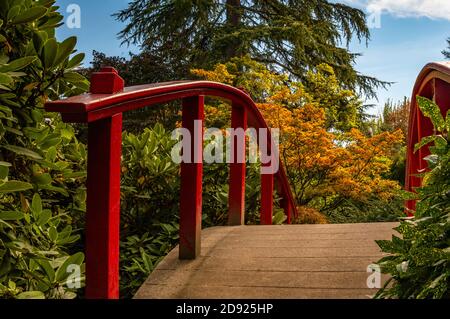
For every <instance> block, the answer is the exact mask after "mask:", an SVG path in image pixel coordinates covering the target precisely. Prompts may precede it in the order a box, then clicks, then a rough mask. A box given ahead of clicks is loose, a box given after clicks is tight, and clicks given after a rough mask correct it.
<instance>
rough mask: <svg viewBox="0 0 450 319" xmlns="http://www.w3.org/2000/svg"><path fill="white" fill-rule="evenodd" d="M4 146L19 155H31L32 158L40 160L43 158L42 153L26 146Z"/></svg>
mask: <svg viewBox="0 0 450 319" xmlns="http://www.w3.org/2000/svg"><path fill="white" fill-rule="evenodd" d="M3 148H5V149H7V150H9V151H11V152H14V153H16V154H17V155H23V156H26V157H29V158H31V159H35V160H40V159H42V157H41V155H39V154H38V153H36V152H34V151H32V150H30V149H28V148H24V147H20V146H15V145H3Z"/></svg>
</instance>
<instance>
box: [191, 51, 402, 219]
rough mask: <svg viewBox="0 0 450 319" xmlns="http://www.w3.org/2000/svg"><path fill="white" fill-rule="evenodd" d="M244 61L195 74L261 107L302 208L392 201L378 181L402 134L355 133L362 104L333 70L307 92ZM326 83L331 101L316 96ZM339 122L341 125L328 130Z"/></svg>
mask: <svg viewBox="0 0 450 319" xmlns="http://www.w3.org/2000/svg"><path fill="white" fill-rule="evenodd" d="M245 59H246V58H244V61H242V60H234V61H232V62H230V63H227V64H219V65H217V66H216V67H215V69H214V70H212V71H207V70H193V73H194V74H196V75H197V76H200V77H202V78H205V79H207V80H212V81H220V82H223V83H227V84H231V85H236V86H241V87H243V88H244V89H246V90H247V91H248V92H249V93H250V94H251V95H252V97H253V98H254V100H255V101H257V102H258V103H257V106H258V108H259V109H260V111H261V113H262V115H263V117H264V119H265V120H266V121H267V123H268V125H269V127H272V128H278V129H279V130H280V156H281V159H282V161H283V164H284V166H285V168H286V171H287V174H288V177H289V179H290V184H291V187H292V190H293V193H294V194H295V197H296V200H297V203H298V204H299V205H300V206H308V207H310V208H314V209H317V210H319V211H322V212H324V211H327V210H330V209H333V208H335V207H336V206H337V205H339V204H340V203H341V202H342V201H343V200H344V199H352V200H356V201H365V200H369V199H370V198H374V197H375V198H377V199H379V200H389V199H390V198H392V197H393V196H395V195H396V194H397V191H398V190H399V189H400V186H399V184H398V183H397V182H395V181H392V180H388V179H385V178H384V177H383V176H384V175H385V174H386V173H387V172H389V170H390V167H391V165H392V160H391V158H392V156H393V154H394V152H395V149H396V145H398V144H399V143H401V141H402V139H403V134H402V132H401V131H400V130H398V131H395V132H383V133H380V134H376V135H373V136H366V135H364V134H363V133H362V132H361V131H360V130H358V128H357V124H356V123H355V122H354V121H355V119H356V118H357V116H356V115H355V112H357V111H358V109H357V108H359V107H360V105H361V103H360V101H358V99H357V97H356V95H355V94H354V93H352V92H351V91H348V90H345V89H342V88H340V87H339V84H338V82H337V80H336V78H335V76H334V74H333V71H332V69H331V68H330V67H328V66H322V67H321V68H318V70H319V71H318V73H312V72H311V73H310V74H309V75H308V79H309V82H310V83H316V85H313V88H314V89H313V91H311V90H309V89H308V88H307V87H305V86H303V84H301V83H297V82H291V81H289V79H288V77H287V76H286V75H282V74H277V73H275V72H272V71H270V70H268V69H267V68H266V67H265V66H263V65H261V64H258V63H256V62H254V61H249V60H245ZM320 70H324V72H325V73H326V74H323V73H321V71H320ZM324 81H328V84H329V86H331V87H329V88H328V89H327V92H328V93H324V92H323V90H322V91H320V90H318V88H319V87H323V84H324ZM319 84H320V85H319ZM330 92H331V93H330ZM327 94H328V97H327V96H326V95H327ZM318 95H320V96H318ZM346 103H347V104H346ZM336 105H339V109H338V108H336V107H335V106H336ZM222 107H223V105H221V104H218V105H216V106H215V107H212V108H211V107H209V108H207V112H213V113H214V114H215V115H217V114H218V113H220V112H219V111H218V110H217V109H220V108H222ZM330 108H331V110H330ZM347 115H348V116H347ZM346 116H347V117H346ZM330 117H331V118H330ZM339 119H344V120H343V121H341V123H340V124H337V125H335V126H333V125H330V123H335V124H336V123H337V121H339Z"/></svg>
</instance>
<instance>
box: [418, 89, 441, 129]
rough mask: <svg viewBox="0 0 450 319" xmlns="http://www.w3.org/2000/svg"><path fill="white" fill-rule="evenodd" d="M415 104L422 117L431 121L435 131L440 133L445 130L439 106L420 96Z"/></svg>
mask: <svg viewBox="0 0 450 319" xmlns="http://www.w3.org/2000/svg"><path fill="white" fill-rule="evenodd" d="M417 102H418V104H419V108H420V110H421V111H422V113H423V115H425V116H426V117H429V118H430V119H431V122H433V125H434V127H435V129H436V130H438V131H442V130H443V129H444V128H445V120H444V117H443V116H442V114H441V110H440V108H439V106H438V105H437V104H436V103H434V102H433V101H431V100H429V99H427V98H424V97H421V96H417Z"/></svg>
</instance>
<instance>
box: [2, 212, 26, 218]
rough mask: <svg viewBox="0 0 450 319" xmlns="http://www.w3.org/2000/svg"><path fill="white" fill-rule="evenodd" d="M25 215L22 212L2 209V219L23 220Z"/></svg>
mask: <svg viewBox="0 0 450 319" xmlns="http://www.w3.org/2000/svg"><path fill="white" fill-rule="evenodd" d="M23 217H24V214H23V213H22V212H18V211H0V219H1V220H21V219H22V218H23Z"/></svg>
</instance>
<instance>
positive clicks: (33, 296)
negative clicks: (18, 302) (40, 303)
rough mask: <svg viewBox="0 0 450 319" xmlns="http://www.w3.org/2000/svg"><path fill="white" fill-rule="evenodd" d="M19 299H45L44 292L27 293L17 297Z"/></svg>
mask: <svg viewBox="0 0 450 319" xmlns="http://www.w3.org/2000/svg"><path fill="white" fill-rule="evenodd" d="M17 299H45V295H44V293H43V292H42V291H27V292H22V293H21V294H19V295H17Z"/></svg>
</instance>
